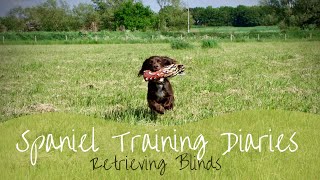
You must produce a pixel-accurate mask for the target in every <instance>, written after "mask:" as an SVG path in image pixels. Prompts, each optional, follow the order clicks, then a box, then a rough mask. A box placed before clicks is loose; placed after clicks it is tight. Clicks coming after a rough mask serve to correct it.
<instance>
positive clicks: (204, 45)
mask: <svg viewBox="0 0 320 180" xmlns="http://www.w3.org/2000/svg"><path fill="white" fill-rule="evenodd" d="M201 47H202V48H217V47H218V43H217V42H216V41H215V40H207V39H206V40H202V45H201Z"/></svg>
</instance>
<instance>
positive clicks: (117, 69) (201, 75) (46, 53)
mask: <svg viewBox="0 0 320 180" xmlns="http://www.w3.org/2000/svg"><path fill="white" fill-rule="evenodd" d="M194 46H195V48H193V49H187V50H178V51H177V50H173V49H171V48H170V45H169V44H91V45H3V46H1V48H0V93H1V97H0V113H1V116H0V118H1V121H4V120H8V119H10V118H13V117H18V116H22V115H26V114H32V113H38V112H41V111H58V112H73V113H79V114H84V115H89V116H93V117H99V118H105V119H107V120H112V121H117V122H127V123H130V124H165V125H172V124H184V123H186V122H192V121H198V120H201V119H203V118H206V117H211V116H216V115H219V114H225V113H229V112H235V111H241V110H249V109H284V110H292V111H301V112H310V113H315V114H319V113H320V110H319V107H320V89H319V84H320V63H319V61H320V59H319V57H320V51H319V46H320V42H317V41H312V42H263V43H261V42H246V43H223V42H221V43H219V46H220V47H221V48H214V49H202V48H201V45H200V44H194ZM152 55H166V56H169V57H172V58H175V59H176V60H177V61H178V62H179V63H181V64H184V65H185V67H186V75H185V76H177V77H174V78H173V79H172V80H171V82H172V85H173V88H174V91H175V98H176V107H175V109H174V110H173V111H169V112H167V113H166V114H165V115H163V116H158V117H155V116H153V115H151V114H150V112H149V110H148V108H147V103H146V92H147V83H146V82H144V81H143V79H142V78H141V77H140V78H139V77H137V73H138V71H139V69H140V67H141V64H142V62H143V61H144V59H146V58H148V57H149V56H152Z"/></svg>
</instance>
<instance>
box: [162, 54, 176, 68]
mask: <svg viewBox="0 0 320 180" xmlns="http://www.w3.org/2000/svg"><path fill="white" fill-rule="evenodd" d="M162 59H163V60H164V65H165V66H168V65H170V64H176V63H177V61H176V60H174V59H171V58H169V57H167V56H164V57H162Z"/></svg>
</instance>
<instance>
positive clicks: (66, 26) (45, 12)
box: [0, 0, 320, 32]
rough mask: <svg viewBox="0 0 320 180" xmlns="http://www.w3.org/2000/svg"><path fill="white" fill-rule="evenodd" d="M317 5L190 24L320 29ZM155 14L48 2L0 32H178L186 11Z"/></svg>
mask: <svg viewBox="0 0 320 180" xmlns="http://www.w3.org/2000/svg"><path fill="white" fill-rule="evenodd" d="M319 2H320V1H318V0H261V2H260V5H259V6H250V7H248V6H242V5H239V6H237V7H219V8H213V7H211V6H209V7H206V8H203V7H196V8H191V9H190V13H191V16H190V19H191V20H190V21H191V24H194V25H199V26H239V27H248V26H260V25H264V26H269V25H279V26H280V27H282V28H286V27H290V26H297V27H301V28H315V27H320V3H319ZM157 3H158V5H159V6H160V11H159V12H158V13H156V12H153V11H152V10H151V9H150V7H148V6H145V5H144V4H142V3H141V1H139V0H138V1H136V0H92V3H91V4H85V3H80V4H78V5H77V6H74V7H72V8H71V7H70V6H69V4H68V3H67V1H64V0H47V1H46V2H44V3H41V4H39V5H36V6H33V7H26V8H22V7H17V8H13V9H11V10H10V11H9V13H8V14H7V15H6V16H5V17H0V31H2V32H3V31H79V30H91V31H99V30H112V31H114V30H126V29H128V30H131V31H134V30H141V31H145V30H161V31H171V30H183V29H186V27H187V23H188V21H187V17H188V11H187V8H186V5H185V4H184V3H183V1H181V0H157Z"/></svg>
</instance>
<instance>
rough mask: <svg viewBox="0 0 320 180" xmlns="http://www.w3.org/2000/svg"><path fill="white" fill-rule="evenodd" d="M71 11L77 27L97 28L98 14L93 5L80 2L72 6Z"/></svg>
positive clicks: (95, 29) (94, 29)
mask: <svg viewBox="0 0 320 180" xmlns="http://www.w3.org/2000/svg"><path fill="white" fill-rule="evenodd" d="M73 13H74V17H75V19H76V21H77V23H78V27H79V28H82V29H83V28H84V29H91V30H93V31H97V30H98V24H99V21H100V15H99V13H98V12H97V11H96V10H95V9H94V7H93V5H91V4H84V3H80V4H79V5H78V6H75V7H74V8H73Z"/></svg>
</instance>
